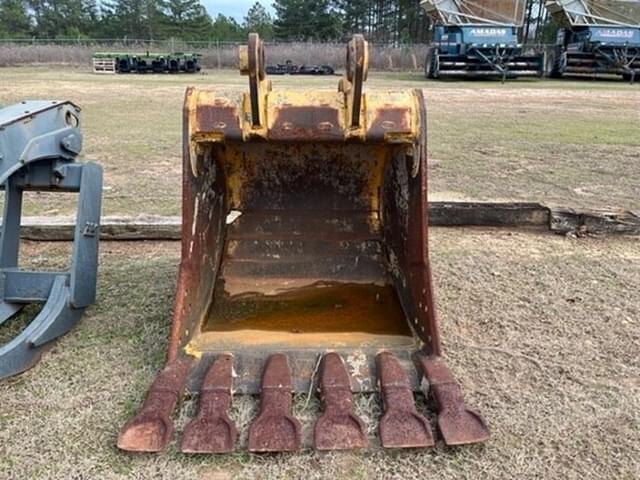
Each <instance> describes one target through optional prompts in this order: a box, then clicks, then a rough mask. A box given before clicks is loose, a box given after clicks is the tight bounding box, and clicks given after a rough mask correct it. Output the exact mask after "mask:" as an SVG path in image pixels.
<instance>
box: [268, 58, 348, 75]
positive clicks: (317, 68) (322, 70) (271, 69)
mask: <svg viewBox="0 0 640 480" xmlns="http://www.w3.org/2000/svg"><path fill="white" fill-rule="evenodd" d="M266 72H267V74H268V75H335V73H336V72H335V69H334V68H333V67H332V66H331V65H296V64H295V63H293V62H292V61H291V60H287V61H286V62H284V63H277V64H275V65H267V67H266Z"/></svg>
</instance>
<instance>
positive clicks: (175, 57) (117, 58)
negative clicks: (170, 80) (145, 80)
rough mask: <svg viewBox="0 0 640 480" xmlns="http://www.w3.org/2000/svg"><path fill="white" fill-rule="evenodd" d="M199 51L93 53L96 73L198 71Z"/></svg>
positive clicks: (199, 67)
mask: <svg viewBox="0 0 640 480" xmlns="http://www.w3.org/2000/svg"><path fill="white" fill-rule="evenodd" d="M200 57H201V55H200V54H199V53H182V52H176V53H149V52H146V53H122V52H120V53H109V52H97V53H94V54H93V71H94V73H197V72H199V71H200V69H201V66H200Z"/></svg>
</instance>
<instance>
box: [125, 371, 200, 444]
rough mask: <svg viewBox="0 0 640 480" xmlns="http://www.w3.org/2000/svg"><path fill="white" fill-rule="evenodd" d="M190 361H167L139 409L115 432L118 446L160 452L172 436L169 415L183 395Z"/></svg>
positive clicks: (171, 422) (171, 423)
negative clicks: (118, 431) (118, 432)
mask: <svg viewBox="0 0 640 480" xmlns="http://www.w3.org/2000/svg"><path fill="white" fill-rule="evenodd" d="M190 363H191V362H190V361H189V360H186V359H184V360H177V361H174V362H171V363H169V364H168V365H167V366H166V367H165V368H164V369H163V370H162V371H161V372H160V373H159V374H158V376H157V377H156V379H155V380H154V381H153V383H152V384H151V387H149V391H148V392H147V398H146V399H145V401H144V404H143V405H142V408H141V409H140V411H139V412H138V413H137V414H136V416H135V417H133V418H132V419H131V420H129V421H128V422H127V423H126V424H125V425H124V427H122V430H121V431H120V435H118V443H117V445H118V448H119V449H121V450H128V451H131V452H160V451H162V450H164V449H165V448H166V447H167V445H168V444H169V442H170V441H171V437H172V436H173V420H172V419H171V414H172V413H173V410H174V408H175V406H176V403H177V402H178V399H179V398H180V396H181V395H182V390H183V388H184V383H185V379H186V376H187V373H188V371H189V366H190Z"/></svg>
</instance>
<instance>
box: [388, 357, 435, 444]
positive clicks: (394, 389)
mask: <svg viewBox="0 0 640 480" xmlns="http://www.w3.org/2000/svg"><path fill="white" fill-rule="evenodd" d="M376 366H377V369H378V378H379V380H380V390H381V392H382V401H383V407H384V415H383V416H382V418H381V419H380V441H381V442H382V446H383V447H385V448H414V447H431V446H433V445H434V441H433V435H432V434H431V427H430V425H429V421H428V420H427V419H426V418H425V417H424V416H422V415H420V413H418V410H417V409H416V406H415V403H414V399H413V390H412V389H411V383H410V382H409V377H408V376H407V374H406V372H405V371H404V370H403V369H402V367H401V366H400V363H399V362H398V360H397V359H396V357H395V356H394V355H393V354H392V353H390V352H381V353H379V354H378V355H377V356H376Z"/></svg>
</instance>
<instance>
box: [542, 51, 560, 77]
mask: <svg viewBox="0 0 640 480" xmlns="http://www.w3.org/2000/svg"><path fill="white" fill-rule="evenodd" d="M545 73H546V75H547V77H549V78H560V77H562V71H561V70H560V55H559V54H558V51H557V50H551V51H549V52H547V64H546V65H545Z"/></svg>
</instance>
